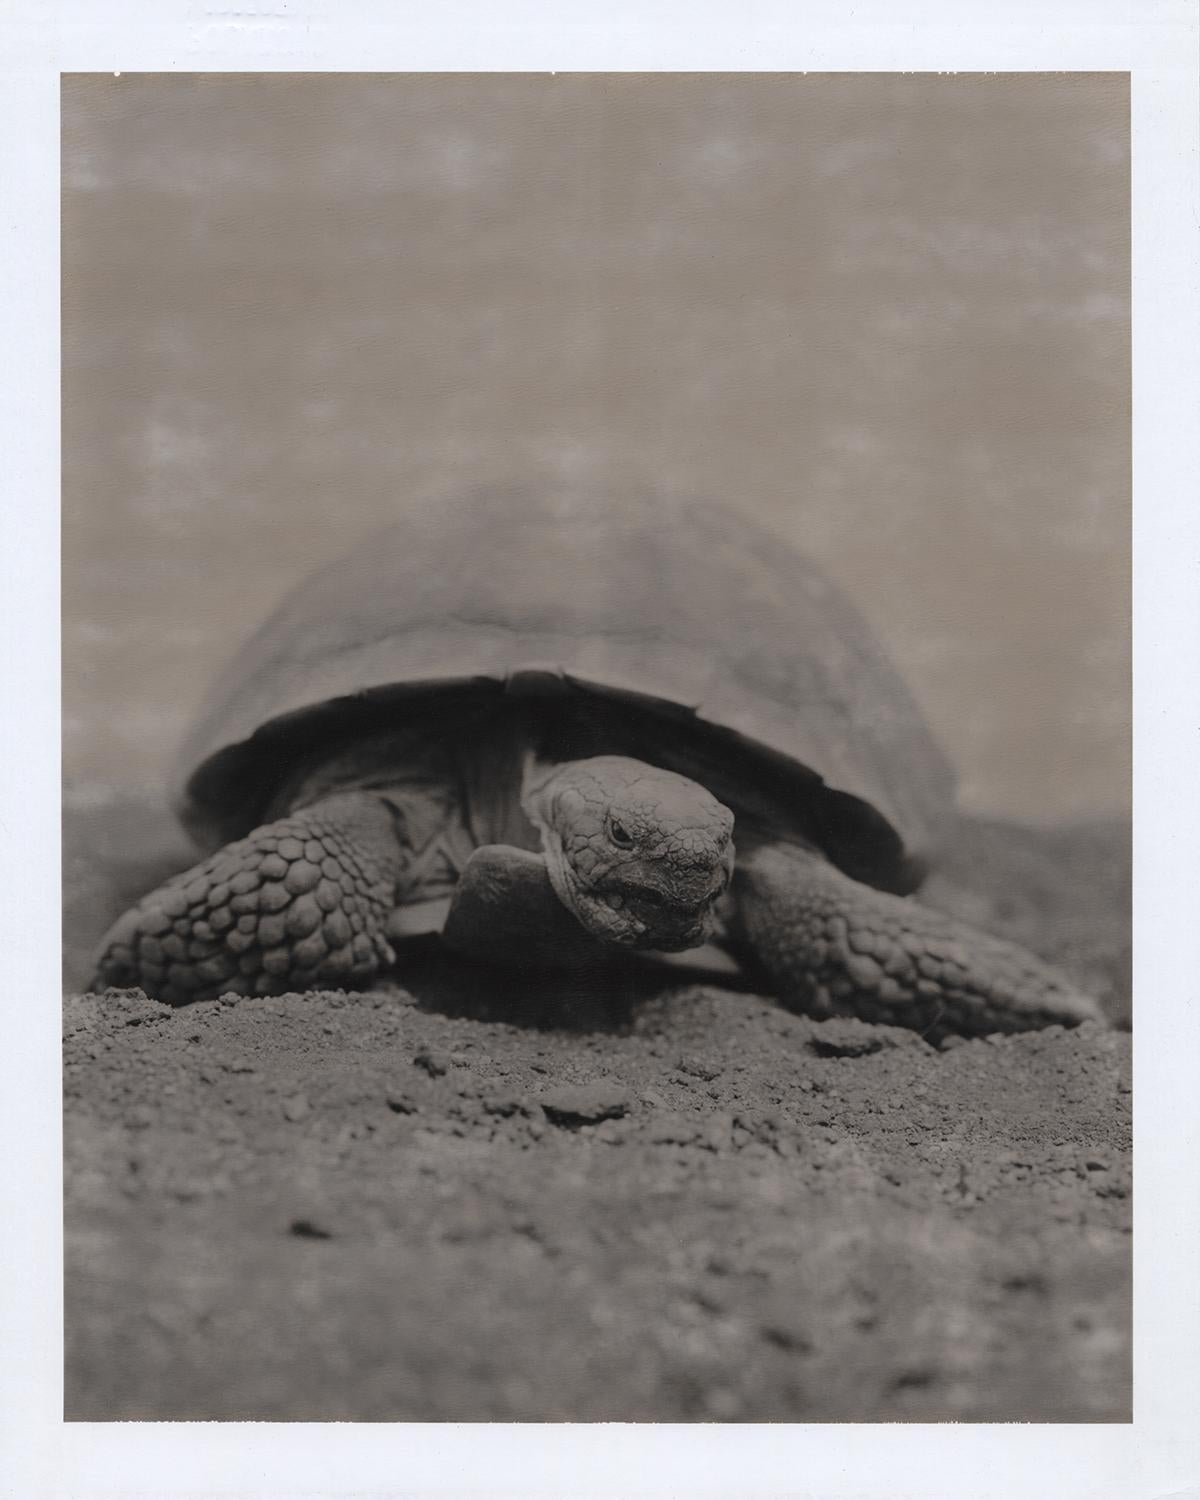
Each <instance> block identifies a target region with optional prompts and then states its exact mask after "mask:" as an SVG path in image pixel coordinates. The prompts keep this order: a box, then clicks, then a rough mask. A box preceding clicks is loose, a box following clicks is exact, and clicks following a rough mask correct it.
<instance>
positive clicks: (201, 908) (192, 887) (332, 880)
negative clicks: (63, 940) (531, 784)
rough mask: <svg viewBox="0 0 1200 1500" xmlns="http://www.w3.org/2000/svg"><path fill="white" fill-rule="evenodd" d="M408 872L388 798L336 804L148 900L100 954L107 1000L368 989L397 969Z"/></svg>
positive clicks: (294, 818) (307, 813)
mask: <svg viewBox="0 0 1200 1500" xmlns="http://www.w3.org/2000/svg"><path fill="white" fill-rule="evenodd" d="M407 861H408V850H407V848H406V845H405V843H404V839H403V832H402V823H401V821H400V819H399V818H398V816H397V814H396V812H395V811H394V809H393V808H392V807H391V806H390V805H389V804H388V803H387V802H386V801H385V800H384V799H383V798H381V797H379V796H375V795H373V794H371V793H369V792H363V791H355V792H346V793H341V794H338V795H336V796H332V797H327V798H325V799H324V800H323V801H321V802H317V803H314V804H313V805H312V806H310V807H306V808H304V809H302V810H301V811H300V812H296V813H292V814H291V815H290V816H288V817H285V818H281V819H279V821H278V822H275V823H268V824H265V825H264V826H263V827H261V828H257V829H255V831H254V832H253V833H251V834H250V835H249V836H248V837H246V838H244V839H239V840H237V842H236V843H232V844H226V846H225V847H224V848H223V849H219V850H218V851H217V852H216V853H215V854H213V855H211V856H210V857H209V858H208V859H206V860H204V861H203V862H202V863H201V864H198V865H196V866H194V867H193V868H192V869H190V870H187V871H185V872H184V873H183V874H182V875H177V876H175V877H174V878H173V879H172V880H169V881H167V883H166V884H165V885H163V886H160V887H159V888H158V890H156V891H152V892H151V893H150V895H148V896H145V897H144V898H143V899H142V900H141V901H140V902H139V903H138V905H137V906H135V907H134V908H133V909H132V910H130V911H128V912H126V913H125V915H124V916H123V917H121V918H120V920H119V921H118V922H117V923H116V924H115V925H114V926H113V927H112V928H111V929H110V930H109V932H108V934H107V936H106V937H105V938H104V940H103V942H102V943H101V945H100V949H99V956H98V959H97V965H96V980H95V987H96V988H104V987H106V986H110V985H115V986H126V985H140V986H141V987H142V988H143V989H144V990H145V991H146V992H147V994H150V995H153V996H155V997H157V998H158V999H161V1000H167V1001H170V1002H172V1003H174V1004H180V1003H182V1002H185V1001H189V1000H202V999H211V998H213V997H214V996H216V995H220V994H225V993H227V992H229V991H232V992H234V993H235V994H239V995H269V994H283V993H285V992H286V991H288V990H294V989H311V988H312V987H314V986H315V985H337V986H343V987H353V988H361V987H362V986H363V985H365V984H369V983H370V981H371V980H372V979H373V978H374V976H375V975H376V973H377V972H378V971H379V969H380V968H382V967H384V966H386V965H387V964H390V963H391V962H392V960H393V958H394V954H393V952H392V949H391V947H390V946H389V944H388V941H387V938H386V935H385V931H384V924H385V923H386V921H387V918H388V915H389V914H390V912H391V910H392V907H393V906H394V904H395V894H396V885H397V881H398V880H399V878H400V876H401V875H402V873H403V871H404V867H405V865H406V863H407Z"/></svg>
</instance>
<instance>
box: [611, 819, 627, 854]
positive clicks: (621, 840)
mask: <svg viewBox="0 0 1200 1500" xmlns="http://www.w3.org/2000/svg"><path fill="white" fill-rule="evenodd" d="M608 836H609V838H610V839H612V841H613V843H614V844H616V846H617V848H618V849H632V848H633V834H631V833H630V831H629V829H628V828H626V827H625V825H624V823H618V822H617V821H616V820H615V819H614V820H613V821H612V822H611V823H610V824H609V825H608Z"/></svg>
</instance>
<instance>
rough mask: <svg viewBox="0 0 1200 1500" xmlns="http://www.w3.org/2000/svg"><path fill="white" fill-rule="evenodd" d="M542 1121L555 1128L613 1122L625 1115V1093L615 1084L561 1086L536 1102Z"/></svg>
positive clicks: (626, 1109)
mask: <svg viewBox="0 0 1200 1500" xmlns="http://www.w3.org/2000/svg"><path fill="white" fill-rule="evenodd" d="M538 1103H539V1104H540V1105H541V1106H542V1109H543V1110H544V1111H545V1113H546V1117H547V1119H549V1120H552V1121H553V1122H554V1123H555V1124H556V1125H568V1126H570V1125H589V1124H594V1123H595V1122H596V1121H597V1120H614V1119H617V1118H619V1117H620V1116H621V1115H624V1114H627V1113H628V1111H629V1103H630V1100H629V1093H628V1091H627V1090H626V1089H624V1088H622V1087H621V1086H620V1085H619V1084H616V1083H611V1082H608V1081H605V1080H603V1079H600V1080H597V1081H596V1082H595V1083H581V1084H564V1085H563V1086H562V1087H561V1088H557V1089H551V1090H550V1092H549V1093H546V1094H543V1095H542V1097H541V1098H540V1099H539V1100H538Z"/></svg>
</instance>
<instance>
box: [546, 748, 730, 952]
mask: <svg viewBox="0 0 1200 1500" xmlns="http://www.w3.org/2000/svg"><path fill="white" fill-rule="evenodd" d="M524 806H525V810H526V812H527V813H528V815H529V817H530V819H531V821H532V822H533V824H534V825H535V827H537V828H538V830H539V831H540V833H541V836H542V848H543V852H544V854H545V858H546V866H547V869H548V871H549V875H550V880H551V883H552V884H553V886H554V890H555V892H556V894H557V895H558V898H559V900H560V901H561V902H562V903H563V905H564V906H565V907H567V909H568V910H569V911H571V912H573V913H574V914H575V916H576V917H577V918H578V919H579V921H580V922H581V923H582V924H583V926H584V927H585V928H586V929H587V930H588V931H589V932H591V933H592V934H593V935H594V936H595V937H597V938H600V939H602V940H604V941H607V942H610V943H617V944H620V945H621V946H622V947H629V948H654V949H658V950H660V951H662V952H679V951H681V950H683V949H686V948H693V947H698V946H699V945H700V944H702V943H705V942H707V941H708V939H709V938H710V937H711V936H712V934H713V931H714V929H715V925H716V904H717V902H718V901H719V900H720V898H721V897H722V896H723V895H724V893H725V891H726V889H727V888H728V886H729V882H730V880H731V879H732V876H733V865H734V847H733V814H732V813H731V812H730V811H729V809H728V808H727V807H725V806H724V804H723V803H721V802H718V801H717V799H716V798H715V797H714V796H713V795H712V793H711V792H709V791H708V790H707V788H705V787H703V786H701V785H700V784H699V783H698V782H695V781H692V780H690V779H689V778H688V777H686V776H679V775H676V774H675V773H674V772H673V771H664V770H661V769H659V768H658V767H657V766H651V765H647V764H646V763H645V762H644V761H638V760H631V759H629V758H628V757H626V756H620V755H600V756H593V757H591V758H590V759H587V760H578V761H570V762H567V763H566V764H564V765H562V766H559V767H557V768H556V769H553V770H552V771H550V772H549V773H548V774H547V775H546V776H545V778H544V779H542V780H540V781H539V780H537V778H536V777H535V778H534V784H533V786H532V787H531V789H530V790H529V791H528V792H527V794H526V796H525V798H524Z"/></svg>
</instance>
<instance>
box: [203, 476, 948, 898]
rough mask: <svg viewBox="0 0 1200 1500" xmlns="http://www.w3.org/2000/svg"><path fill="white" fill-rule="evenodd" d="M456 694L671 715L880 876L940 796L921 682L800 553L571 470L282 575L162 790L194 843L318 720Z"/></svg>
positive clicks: (708, 514) (910, 857)
mask: <svg viewBox="0 0 1200 1500" xmlns="http://www.w3.org/2000/svg"><path fill="white" fill-rule="evenodd" d="M463 693H471V694H482V695H488V694H491V695H494V696H495V697H496V698H497V699H498V700H500V699H504V700H509V699H514V698H515V699H521V698H537V697H547V696H550V697H552V696H553V695H554V694H556V693H557V694H560V695H561V694H563V693H585V694H598V695H603V696H605V697H606V698H607V699H609V700H610V702H611V701H616V702H620V703H622V704H626V705H629V711H630V712H631V713H632V712H634V711H635V709H636V712H637V713H639V714H640V715H641V716H642V717H643V719H644V718H645V716H646V715H647V714H649V715H650V718H651V721H652V722H653V721H655V720H656V719H660V720H661V722H662V724H663V726H664V733H665V731H666V725H667V724H668V722H670V723H671V724H672V725H674V726H675V727H674V728H673V730H672V733H674V734H678V732H679V730H678V726H680V725H683V726H684V727H685V730H686V733H687V734H689V735H694V736H695V737H696V739H697V743H699V742H700V741H701V740H703V741H704V742H705V744H706V745H707V747H708V752H707V753H708V754H709V757H710V759H711V757H712V754H713V753H714V750H715V752H716V753H717V754H719V755H721V756H723V757H727V758H728V764H730V765H736V767H737V771H736V774H737V775H738V776H739V777H763V778H768V779H771V780H772V781H773V784H775V785H782V786H783V787H784V789H785V792H786V791H787V790H789V789H794V791H795V794H796V800H797V804H798V805H801V804H802V805H804V806H806V807H808V808H810V809H816V812H815V813H810V815H809V821H810V823H815V825H817V826H815V827H814V831H813V838H814V841H815V842H818V843H819V844H820V845H821V846H822V847H823V848H825V850H826V852H827V853H828V854H829V855H830V856H831V858H833V859H835V861H837V862H838V863H840V864H841V865H842V867H843V868H846V869H848V870H849V871H850V873H853V874H855V875H857V877H858V878H860V879H866V880H870V881H871V882H872V883H874V884H876V885H879V886H882V887H885V888H888V889H897V890H905V889H912V888H913V887H914V886H915V884H916V883H918V881H919V878H920V875H921V874H922V873H923V869H924V864H925V857H926V856H927V855H928V854H929V853H930V852H931V851H932V849H933V848H935V847H936V844H937V843H938V841H939V839H940V837H941V836H942V833H943V831H944V829H945V827H946V824H947V820H948V819H949V817H950V816H951V815H952V811H953V792H954V778H953V774H952V772H951V770H950V767H949V765H948V764H947V762H946V760H945V758H944V757H943V755H942V753H941V752H940V750H939V749H938V747H937V745H936V744H935V742H934V740H933V738H932V737H931V735H930V733H929V730H928V729H927V727H926V725H925V723H924V720H923V719H922V716H921V713H920V710H919V709H918V707H917V705H916V703H915V701H914V699H913V697H912V696H911V694H910V693H909V691H908V689H907V687H906V686H905V684H904V682H903V681H902V679H901V678H900V676H899V675H898V673H897V672H896V670H895V668H894V667H893V666H892V664H891V663H890V662H889V660H888V658H887V656H886V655H885V653H884V652H883V650H882V649H881V647H880V645H879V644H878V642H877V641H876V639H875V637H874V635H873V633H872V631H871V629H870V628H869V627H868V625H867V623H866V621H865V620H864V618H863V617H862V615H861V614H860V613H859V612H858V610H857V609H856V608H855V607H854V606H853V605H852V604H851V603H850V602H849V601H848V600H847V599H846V597H845V596H844V595H843V594H842V593H841V592H840V591H839V590H838V589H837V588H836V587H835V586H834V585H833V584H832V583H831V582H830V581H829V580H828V579H827V578H826V577H825V576H824V575H823V573H822V572H821V571H820V570H819V569H818V568H817V567H816V566H815V565H814V564H813V563H812V562H811V561H810V560H809V559H807V558H806V557H804V556H803V555H802V554H800V553H799V552H798V551H796V550H795V549H794V548H793V547H792V546H791V545H789V544H788V542H786V541H785V540H784V539H783V538H782V537H781V536H779V535H776V534H775V533H773V532H771V531H768V530H767V529H765V528H763V527H761V526H759V525H757V524H755V523H754V522H753V521H752V520H750V519H748V518H747V517H746V516H743V515H741V514H738V513H735V512H734V511H733V510H731V509H727V508H724V507H722V506H720V505H718V504H713V503H709V502H700V501H690V500H683V499H678V498H673V497H664V496H645V495H625V494H620V495H608V496H604V497H598V496H596V495H594V494H593V495H581V494H578V493H576V492H574V491H569V490H563V491H542V492H518V491H484V492H478V493H474V494H470V495H466V496H462V497H456V498H453V499H449V500H446V501H441V502H438V503H430V504H426V505H423V506H420V507H416V508H413V509H412V510H411V512H409V513H406V514H405V516H404V519H403V520H402V521H400V522H397V523H396V524H395V525H393V526H390V527H388V528H387V529H385V530H384V531H382V532H380V533H378V534H376V535H374V536H372V537H370V538H369V539H368V540H367V541H366V542H364V543H363V544H362V545H361V546H359V547H358V548H356V549H355V550H354V551H353V552H352V553H351V554H350V555H349V556H347V557H345V558H344V559H342V560H341V561H338V562H335V563H333V564H332V565H330V566H327V567H325V568H322V569H321V570H320V571H318V572H316V573H315V574H313V575H312V576H311V577H309V578H307V579H305V580H304V581H303V582H302V583H300V584H299V585H298V586H296V587H295V588H294V589H293V590H292V591H291V592H290V593H289V594H288V595H287V596H286V597H285V598H284V600H283V602H282V603H281V604H280V605H279V607H278V608H277V609H276V610H275V611H274V613H273V614H272V615H271V616H270V618H269V619H268V620H267V621H266V623H265V624H264V625H263V626H262V627H261V628H260V629H259V630H258V632H257V633H256V634H255V635H254V636H253V637H252V638H251V639H250V640H249V641H248V642H247V643H246V644H245V645H243V646H242V647H241V649H240V650H239V651H238V652H237V653H236V655H235V656H234V657H233V659H232V661H231V662H230V663H229V664H228V666H227V667H226V669H225V670H224V672H223V673H222V674H221V675H220V676H219V677H218V679H217V681H216V682H215V683H214V685H213V687H212V689H211V691H210V692H209V694H208V696H207V698H206V700H205V702H204V705H203V707H202V708H201V711H200V713H199V715H198V717H197V720H196V722H195V725H194V727H193V729H192V730H191V732H190V734H189V735H188V736H187V739H186V741H185V744H184V746H183V748H182V750H181V752H180V758H179V764H178V775H177V779H176V788H177V790H176V796H175V802H176V807H177V810H178V811H179V813H180V816H181V817H182V819H183V821H184V823H185V825H186V826H187V827H188V828H189V829H190V830H191V831H192V833H193V834H194V835H195V836H196V837H197V839H198V840H199V841H200V842H201V843H203V844H206V845H213V844H216V843H220V842H223V841H225V840H227V839H229V838H233V837H237V836H239V835H240V834H243V833H245V832H246V831H248V829H249V828H251V827H252V826H254V824H255V823H256V822H258V821H260V819H261V815H262V812H263V809H264V807H265V806H266V805H267V803H268V801H269V799H270V796H271V794H272V790H273V788H274V787H275V786H277V785H278V783H279V780H280V776H281V768H282V767H284V766H286V765H287V764H288V763H290V762H291V761H293V760H294V758H295V757H296V756H297V755H298V754H300V753H302V752H303V753H311V750H312V748H313V747H314V746H316V747H319V746H320V744H321V742H322V739H323V738H327V737H332V736H335V735H336V736H338V737H339V738H340V739H341V740H342V742H343V743H344V742H345V739H346V737H347V736H348V735H350V736H352V735H353V734H355V733H356V732H358V730H359V728H360V726H366V725H369V724H374V723H377V722H378V721H379V720H380V718H381V716H383V715H387V716H388V718H389V721H395V719H396V718H397V717H398V716H403V715H404V714H406V713H410V712H411V713H412V714H413V715H418V714H419V715H420V716H421V717H422V718H423V719H424V721H426V722H428V720H429V716H430V715H431V714H437V713H439V712H442V711H443V709H442V705H443V704H448V703H449V702H450V701H451V700H461V696H462V694H463ZM723 763H725V762H724V761H723Z"/></svg>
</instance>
